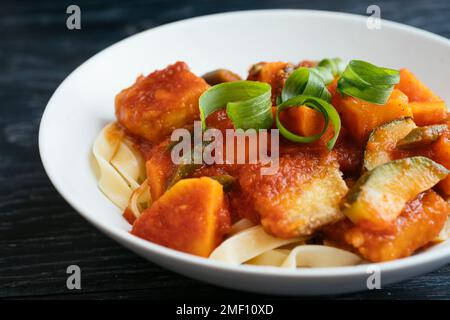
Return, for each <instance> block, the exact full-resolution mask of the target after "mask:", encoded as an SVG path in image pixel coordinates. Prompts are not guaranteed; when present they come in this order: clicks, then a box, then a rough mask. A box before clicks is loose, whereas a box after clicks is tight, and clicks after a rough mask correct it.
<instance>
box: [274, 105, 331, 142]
mask: <svg viewBox="0 0 450 320" xmlns="http://www.w3.org/2000/svg"><path fill="white" fill-rule="evenodd" d="M280 121H281V123H282V124H283V125H284V126H285V127H286V128H287V129H288V130H289V131H291V132H293V133H296V134H298V135H301V136H312V135H315V134H319V133H320V132H321V131H322V130H323V127H324V125H325V121H324V119H323V116H322V114H320V112H318V111H316V110H314V109H311V108H309V107H307V106H301V107H298V108H290V109H287V110H285V111H282V112H281V113H280Z"/></svg>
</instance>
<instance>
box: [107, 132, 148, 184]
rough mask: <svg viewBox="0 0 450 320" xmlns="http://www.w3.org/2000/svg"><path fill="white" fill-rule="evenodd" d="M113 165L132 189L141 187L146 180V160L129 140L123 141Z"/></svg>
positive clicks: (112, 162) (112, 161) (113, 159)
mask: <svg viewBox="0 0 450 320" xmlns="http://www.w3.org/2000/svg"><path fill="white" fill-rule="evenodd" d="M111 164H112V165H113V166H114V168H115V169H116V170H117V171H118V172H119V173H120V174H121V175H122V176H123V177H124V178H125V180H126V181H127V182H128V184H129V185H130V186H131V187H132V189H136V188H138V187H139V185H140V183H139V182H140V181H142V180H143V179H144V176H145V172H144V160H143V159H142V156H141V155H140V154H139V152H138V151H137V150H135V149H134V148H133V147H132V146H131V143H129V142H127V140H122V141H121V142H120V144H119V148H118V149H117V152H116V153H115V155H114V157H113V158H112V159H111Z"/></svg>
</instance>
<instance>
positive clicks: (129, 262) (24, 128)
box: [0, 0, 450, 299]
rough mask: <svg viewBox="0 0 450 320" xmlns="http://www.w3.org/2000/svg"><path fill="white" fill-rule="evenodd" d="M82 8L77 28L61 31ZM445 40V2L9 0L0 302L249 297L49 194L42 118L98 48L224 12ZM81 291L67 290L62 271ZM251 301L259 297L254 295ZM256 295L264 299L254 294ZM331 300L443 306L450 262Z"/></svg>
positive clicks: (0, 116)
mask: <svg viewBox="0 0 450 320" xmlns="http://www.w3.org/2000/svg"><path fill="white" fill-rule="evenodd" d="M72 3H75V4H77V5H79V6H80V7H81V13H82V29H81V30H80V31H69V30H68V29H67V28H66V18H67V14H66V8H67V6H68V5H70V4H72ZM372 3H376V4H378V5H379V6H380V8H381V14H382V18H386V19H389V20H395V21H399V22H403V23H406V24H410V25H413V26H416V27H420V28H423V29H426V30H429V31H432V32H435V33H437V34H440V35H442V36H445V37H447V38H450V19H449V18H450V1H448V0H437V1H430V0H416V1H360V0H347V1H334V0H327V1H319V0H317V1H309V0H305V1H294V0H286V1H282V0H271V1H260V0H250V1H238V0H227V1H193V0H188V1H186V0H180V1H162V0H152V1H123V2H120V1H112V0H105V1H99V0H97V1H79V0H77V1H70V2H67V1H58V0H55V1H49V0H42V1H32V0H30V1H20V0H19V1H17V0H13V1H9V0H3V1H2V2H1V3H0V298H42V299H49V298H56V299H71V298H100V299H103V298H150V299H169V298H179V299H184V298H187V297H189V298H211V297H213V298H221V297H230V296H232V297H234V298H249V297H255V295H252V294H248V293H244V292H235V291H232V290H226V289H222V288H219V287H215V286H211V285H207V284H204V283H202V282H199V281H195V280H191V279H188V278H185V277H182V276H179V275H177V274H174V273H172V272H169V271H167V270H165V269H162V268H160V267H158V266H156V265H154V264H152V263H150V262H148V261H146V260H144V259H142V258H140V257H138V256H136V255H135V254H133V253H131V252H130V251H128V250H126V249H124V248H122V247H121V246H119V245H118V244H117V243H115V242H114V241H112V240H110V239H109V238H107V237H106V236H104V235H103V234H101V233H100V232H98V231H97V230H96V229H95V228H93V227H92V226H91V225H89V224H88V223H87V222H86V221H85V220H83V218H81V217H80V216H79V215H78V214H77V213H76V212H75V211H74V210H73V209H72V208H71V207H70V206H69V205H68V204H67V203H66V202H65V201H64V200H63V199H62V198H61V196H60V195H59V194H58V193H57V192H56V190H55V189H54V188H53V186H52V184H51V183H50V181H49V179H48V178H47V176H46V174H45V172H44V170H43V167H42V164H41V161H40V158H39V153H38V144H37V137H38V127H39V121H40V118H41V115H42V112H43V110H44V108H45V105H46V103H47V101H48V100H49V98H50V96H51V94H52V93H53V91H54V90H55V89H56V87H57V86H58V85H59V83H60V82H61V81H62V80H63V79H64V78H65V77H66V76H67V75H68V74H69V73H70V72H71V71H72V70H74V69H75V68H76V67H77V66H78V65H79V64H81V63H82V62H83V61H85V60H86V59H87V58H89V57H90V56H92V55H93V54H95V53H97V52H98V51H99V50H101V49H103V48H105V47H107V46H109V45H111V44H113V43H115V42H116V41H118V40H121V39H123V38H125V37H128V36H130V35H132V34H135V33H137V32H140V31H142V30H145V29H148V28H152V27H155V26H157V25H160V24H163V23H167V22H171V21H175V20H179V19H185V18H190V17H193V16H198V15H205V14H209V13H215V12H221V11H234V10H245V9H264V8H304V9H305V8H307V9H320V10H333V11H345V12H352V13H358V14H365V12H366V8H367V6H368V5H369V4H372ZM71 264H76V265H79V266H80V267H81V269H82V289H81V290H79V291H76V290H75V291H69V290H68V289H67V288H66V279H67V274H66V268H67V266H69V265H71ZM256 297H257V296H256ZM261 298H267V297H266V296H261ZM324 298H330V299H363V298H369V299H406V298H411V299H422V298H423V299H435V298H436V299H450V265H449V266H447V267H444V268H442V269H440V270H438V271H436V272H433V273H430V274H427V275H423V276H421V277H417V278H415V279H412V280H409V281H406V282H403V283H399V284H395V285H391V286H389V287H386V288H384V289H382V290H374V291H370V292H362V293H356V294H350V295H343V296H337V297H334V296H333V297H324Z"/></svg>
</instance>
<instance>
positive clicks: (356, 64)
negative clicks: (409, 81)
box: [338, 60, 400, 105]
mask: <svg viewBox="0 0 450 320" xmlns="http://www.w3.org/2000/svg"><path fill="white" fill-rule="evenodd" d="M399 81H400V73H399V71H397V70H393V69H388V68H381V67H377V66H375V65H373V64H370V63H368V62H365V61H361V60H352V61H350V63H349V64H348V65H347V67H346V68H345V71H344V72H343V73H342V77H341V78H340V79H339V81H338V90H339V92H341V93H342V94H346V95H349V96H352V97H355V98H357V99H361V100H364V101H367V102H370V103H374V104H379V105H384V104H385V103H386V102H387V101H388V99H389V97H390V96H391V93H392V90H393V89H394V86H395V85H396V84H397V83H398V82H399Z"/></svg>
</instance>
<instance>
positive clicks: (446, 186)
mask: <svg viewBox="0 0 450 320" xmlns="http://www.w3.org/2000/svg"><path fill="white" fill-rule="evenodd" d="M433 160H434V161H436V162H438V163H440V164H442V165H443V166H444V167H446V168H447V169H450V139H449V136H448V134H445V135H443V136H441V137H440V138H439V139H438V140H437V141H436V142H435V143H434V144H433ZM438 188H439V190H440V191H442V192H443V193H444V194H445V195H447V196H449V195H450V176H447V178H445V179H444V180H442V181H441V182H439V184H438Z"/></svg>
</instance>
